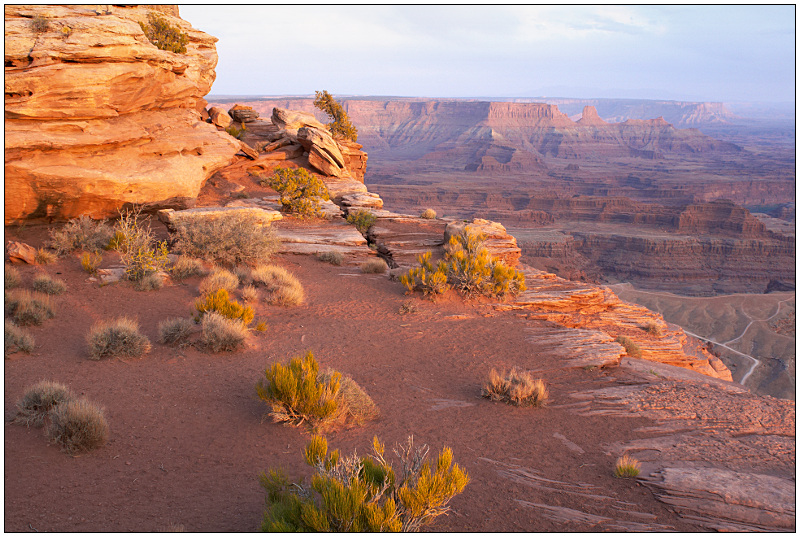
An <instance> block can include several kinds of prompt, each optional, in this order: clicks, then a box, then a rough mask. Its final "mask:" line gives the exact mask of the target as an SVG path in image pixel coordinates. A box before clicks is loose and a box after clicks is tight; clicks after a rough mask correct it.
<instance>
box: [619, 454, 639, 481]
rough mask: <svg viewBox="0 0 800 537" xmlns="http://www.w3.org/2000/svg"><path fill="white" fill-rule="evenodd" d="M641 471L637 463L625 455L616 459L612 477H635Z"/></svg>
mask: <svg viewBox="0 0 800 537" xmlns="http://www.w3.org/2000/svg"><path fill="white" fill-rule="evenodd" d="M640 471H641V465H640V464H639V461H637V460H636V459H634V458H633V457H631V456H630V455H628V454H627V453H626V454H625V455H623V456H622V457H620V458H619V459H617V462H616V464H614V477H623V478H624V477H636V476H638V475H639V472H640Z"/></svg>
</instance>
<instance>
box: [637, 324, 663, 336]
mask: <svg viewBox="0 0 800 537" xmlns="http://www.w3.org/2000/svg"><path fill="white" fill-rule="evenodd" d="M642 330H644V331H645V332H647V333H648V334H650V335H651V336H656V337H661V327H660V326H658V324H656V323H654V322H652V321H651V322H649V323H647V324H646V325H644V326H643V327H642Z"/></svg>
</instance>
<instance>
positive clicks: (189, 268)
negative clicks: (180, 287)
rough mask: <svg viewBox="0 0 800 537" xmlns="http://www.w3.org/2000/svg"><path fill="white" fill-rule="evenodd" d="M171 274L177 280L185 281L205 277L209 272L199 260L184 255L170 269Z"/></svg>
mask: <svg viewBox="0 0 800 537" xmlns="http://www.w3.org/2000/svg"><path fill="white" fill-rule="evenodd" d="M170 274H172V277H173V278H175V279H177V280H185V279H186V278H191V277H192V276H205V275H206V274H208V270H206V268H205V266H204V265H203V262H202V261H200V260H199V259H195V258H193V257H188V256H185V255H182V256H180V257H179V258H178V260H177V261H175V263H174V264H173V265H172V267H171V268H170Z"/></svg>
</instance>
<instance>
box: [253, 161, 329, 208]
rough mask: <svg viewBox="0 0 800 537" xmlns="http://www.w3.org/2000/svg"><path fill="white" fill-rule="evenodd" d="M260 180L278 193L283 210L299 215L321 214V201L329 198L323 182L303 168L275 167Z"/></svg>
mask: <svg viewBox="0 0 800 537" xmlns="http://www.w3.org/2000/svg"><path fill="white" fill-rule="evenodd" d="M260 182H261V184H262V185H266V186H269V187H270V188H272V189H274V190H275V191H276V192H277V193H278V194H280V196H281V205H283V210H284V211H286V212H289V213H293V214H297V215H299V216H322V209H321V206H320V205H321V202H322V201H323V200H325V201H327V200H329V199H331V198H330V196H329V195H328V189H327V187H326V186H325V183H323V182H322V181H321V180H320V179H319V178H318V177H317V176H316V175H313V174H311V173H309V172H308V170H306V169H304V168H276V169H275V172H274V173H273V174H272V176H271V177H269V178H265V179H261V181H260Z"/></svg>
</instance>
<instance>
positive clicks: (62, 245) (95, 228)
mask: <svg viewBox="0 0 800 537" xmlns="http://www.w3.org/2000/svg"><path fill="white" fill-rule="evenodd" d="M113 235H114V232H113V230H112V229H111V227H109V226H108V225H107V224H106V223H105V222H102V221H101V222H95V221H94V220H92V219H91V218H89V217H88V216H85V215H84V216H81V217H80V218H74V219H72V220H70V221H69V222H67V223H66V224H65V225H64V227H62V228H61V229H54V230H51V231H50V240H49V243H48V244H49V245H50V247H52V248H53V249H54V250H55V251H56V253H57V254H58V255H64V254H66V253H69V252H74V251H76V250H86V251H88V252H97V251H99V250H102V249H103V248H104V247H105V246H106V245H108V243H109V241H110V240H111V237H112V236H113Z"/></svg>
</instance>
